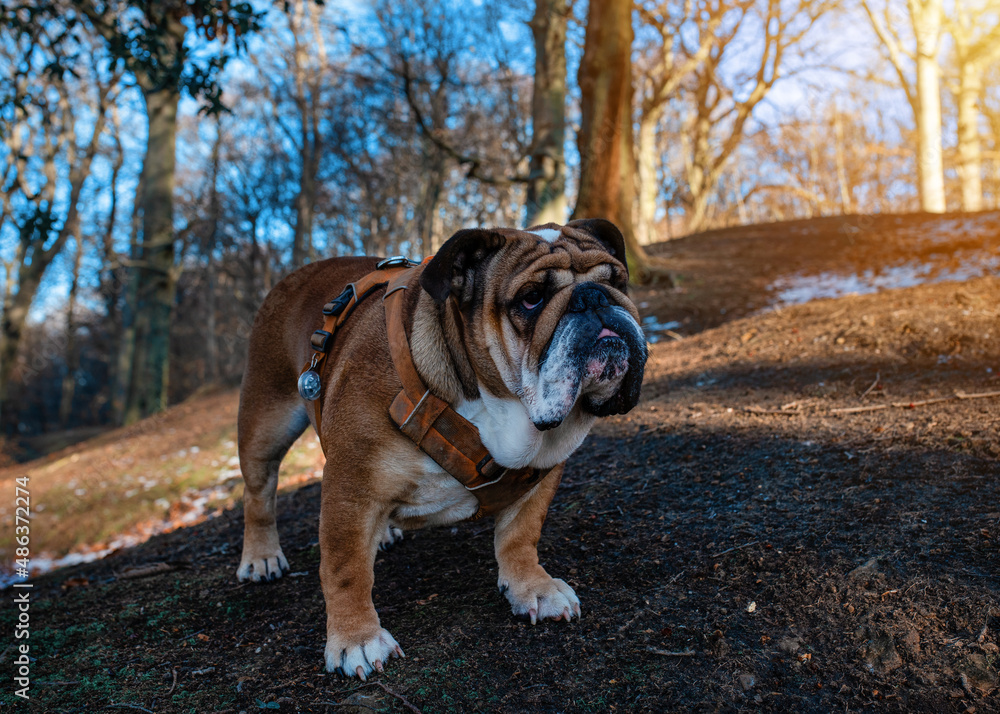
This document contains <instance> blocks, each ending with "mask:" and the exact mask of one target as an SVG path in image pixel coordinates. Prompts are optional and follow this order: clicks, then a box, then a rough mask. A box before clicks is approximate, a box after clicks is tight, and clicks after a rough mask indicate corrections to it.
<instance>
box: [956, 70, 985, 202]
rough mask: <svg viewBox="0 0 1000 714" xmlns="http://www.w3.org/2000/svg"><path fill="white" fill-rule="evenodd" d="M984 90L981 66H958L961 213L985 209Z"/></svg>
mask: <svg viewBox="0 0 1000 714" xmlns="http://www.w3.org/2000/svg"><path fill="white" fill-rule="evenodd" d="M981 88H982V80H981V79H980V67H979V66H978V65H977V64H976V63H973V62H964V63H962V64H961V66H960V67H959V86H958V97H957V99H958V175H959V177H960V178H961V180H962V210H963V211H981V210H982V209H983V184H982V171H983V167H982V152H981V150H980V147H979V109H978V107H977V106H976V102H977V101H978V99H979V92H980V89H981Z"/></svg>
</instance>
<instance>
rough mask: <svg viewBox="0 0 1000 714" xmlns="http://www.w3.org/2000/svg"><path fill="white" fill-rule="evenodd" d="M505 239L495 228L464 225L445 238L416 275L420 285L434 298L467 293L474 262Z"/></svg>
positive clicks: (442, 298)
mask: <svg viewBox="0 0 1000 714" xmlns="http://www.w3.org/2000/svg"><path fill="white" fill-rule="evenodd" d="M505 242H506V238H504V237H503V235H501V234H500V233H498V232H496V231H491V230H489V229H486V228H466V229H463V230H460V231H459V232H458V233H456V234H455V235H453V236H452V237H451V238H449V239H448V240H447V241H446V242H445V244H444V245H443V246H441V250H439V251H438V252H437V254H436V255H435V256H434V258H433V259H432V260H431V262H430V263H428V264H427V267H426V268H424V272H423V273H422V274H421V276H420V286H421V287H422V288H423V289H424V290H426V291H427V292H428V294H430V296H431V297H432V298H434V299H435V300H436V301H437V302H444V301H445V300H447V299H448V296H449V295H452V294H455V295H457V296H459V298H460V299H461V297H462V296H463V295H466V294H471V293H469V292H468V290H469V289H470V288H471V287H472V282H471V281H472V278H473V275H474V274H475V270H476V268H477V267H478V265H479V264H480V263H481V262H482V261H483V260H484V259H485V258H486V257H488V256H489V255H491V254H492V253H495V252H496V251H497V250H499V249H500V247H501V246H502V245H503V244H504V243H505Z"/></svg>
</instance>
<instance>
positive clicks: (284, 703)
mask: <svg viewBox="0 0 1000 714" xmlns="http://www.w3.org/2000/svg"><path fill="white" fill-rule="evenodd" d="M860 220H864V221H865V225H864V227H863V228H862V229H857V225H858V223H857V222H858V221H860ZM949 231H950V232H951V238H950V239H948V238H947V237H942V236H943V235H944V234H945V233H947V232H949ZM928 242H930V243H933V250H931V251H928V250H925V248H926V246H925V243H928ZM998 246H1000V216H998V215H997V214H984V215H980V216H975V217H972V218H960V217H954V216H952V217H944V218H929V217H921V216H909V217H901V218H894V217H883V218H878V219H860V218H852V219H823V220H818V221H811V222H796V223H790V224H776V225H772V226H756V227H753V228H744V229H734V230H731V231H717V232H713V233H710V234H703V235H701V236H695V237H691V238H688V239H683V240H680V241H674V242H672V243H668V244H662V245H660V246H657V247H656V248H655V250H654V252H656V253H658V254H660V255H663V256H664V257H667V258H668V259H669V260H670V262H671V265H672V266H673V268H674V269H675V271H676V273H677V283H678V285H679V287H678V288H673V289H663V290H656V289H645V290H641V291H637V293H636V300H637V302H640V303H641V304H643V305H644V306H645V307H644V308H643V312H644V314H645V315H646V316H647V324H648V325H649V326H650V328H651V336H652V337H653V338H654V339H656V338H660V339H659V341H658V342H656V344H654V345H653V347H652V349H651V356H650V360H649V364H648V367H647V377H646V382H645V387H644V391H643V399H642V401H641V403H640V405H639V406H638V407H637V408H636V409H635V410H633V412H631V413H630V414H628V415H626V416H622V417H615V418H610V419H607V420H604V421H602V422H601V423H600V424H599V425H598V427H596V428H595V430H594V432H593V434H592V435H591V436H590V437H589V438H588V439H587V441H586V442H585V443H584V445H583V446H582V447H581V448H580V449H579V451H578V452H577V453H576V454H574V456H573V457H572V458H571V459H570V461H569V463H568V465H567V469H566V476H565V478H564V482H563V485H562V486H561V487H560V490H559V492H558V494H557V496H556V498H555V501H554V502H553V505H552V508H551V511H550V514H549V517H548V520H547V522H546V526H545V530H544V532H543V537H542V541H541V543H540V545H539V553H540V557H541V560H542V563H543V564H544V565H545V566H546V568H547V569H548V570H549V571H550V572H551V573H552V574H553V575H556V576H559V577H563V578H564V579H566V580H567V581H568V582H569V583H570V584H571V585H573V587H574V588H575V589H576V591H577V593H578V594H579V595H580V598H581V600H582V603H583V618H582V619H581V620H579V621H573V622H571V623H564V622H557V623H539V624H538V625H536V626H534V627H532V626H530V625H528V624H525V623H523V622H519V621H516V620H514V619H513V617H512V616H511V614H510V609H509V606H508V605H507V603H506V601H505V600H504V599H503V598H502V596H500V595H499V594H498V593H497V591H496V587H495V564H494V561H493V555H492V537H491V530H492V529H491V524H490V523H470V524H461V525H459V526H457V527H455V528H443V529H437V530H427V531H420V532H413V533H407V535H406V538H405V539H404V540H403V541H402V542H401V543H399V544H398V545H397V546H395V547H394V548H393V549H392V550H391V551H390V552H388V553H384V554H380V555H379V557H378V560H377V562H376V566H375V573H376V584H375V590H374V598H375V605H376V608H377V609H378V610H379V613H380V617H381V619H382V623H383V625H384V626H385V627H386V628H387V629H388V630H389V631H390V632H392V633H393V634H394V635H395V637H396V638H397V639H398V640H399V642H400V644H401V645H402V646H403V648H404V649H405V650H406V653H407V659H405V660H394V661H392V662H391V664H390V665H389V666H388V667H387V670H386V672H385V673H384V674H382V675H379V676H378V677H377V678H376V679H375V680H372V681H369V682H368V683H365V684H362V683H359V682H357V681H347V680H344V679H342V678H340V677H338V676H336V675H331V674H326V673H324V671H323V668H322V650H323V634H324V626H325V614H324V607H323V600H322V596H321V593H320V585H319V579H318V575H317V567H318V562H319V551H318V547H317V541H316V538H317V517H318V510H319V493H320V486H319V483H318V481H317V480H316V471H317V469H318V468H319V464H320V463H321V457H320V456H319V454H318V452H317V450H316V448H315V446H314V441H315V440H314V439H313V440H312V442H309V441H306V442H305V443H304V444H303V445H300V446H297V447H296V452H295V453H294V454H293V458H292V459H291V463H290V464H289V468H288V469H287V470H286V471H284V472H283V473H284V474H286V475H285V476H283V484H285V486H286V488H285V490H284V491H283V494H282V495H281V496H280V497H279V522H278V526H279V531H280V533H281V538H282V543H283V545H284V550H285V553H286V554H287V555H288V557H289V561H290V563H291V566H292V570H293V572H292V573H291V574H290V576H289V577H284V578H282V579H281V580H279V581H276V582H273V583H269V584H264V585H240V584H238V583H237V582H236V579H235V576H234V571H235V567H236V565H237V563H238V560H239V553H240V546H241V538H242V513H241V510H240V508H239V507H238V503H236V502H235V501H236V499H238V496H239V490H238V486H236V487H234V488H233V489H231V490H226V489H222V491H220V492H218V493H217V494H216V495H217V499H216V501H214V502H211V503H209V507H206V506H205V504H204V503H202V504H201V505H200V506H199V507H197V508H195V507H193V506H191V504H190V502H191V501H192V498H193V497H192V496H190V494H191V493H198V494H203V495H204V492H206V491H209V490H210V488H209V486H210V485H211V484H214V485H215V486H218V485H223V486H224V485H226V484H229V483H231V482H233V481H234V479H235V480H236V481H238V472H237V473H236V474H233V470H234V469H236V468H238V467H237V466H234V465H233V463H231V458H232V455H233V454H234V453H235V447H234V445H233V420H234V414H235V404H236V395H235V394H234V393H232V392H225V393H220V394H214V395H208V396H205V397H202V398H200V399H197V400H192V401H189V402H187V403H185V404H182V405H179V406H178V407H175V408H174V409H172V410H170V411H168V412H167V413H166V414H165V415H163V416H161V417H159V418H158V419H157V420H154V421H151V422H148V423H145V424H140V425H137V426H134V427H131V428H130V429H129V430H124V431H119V432H113V433H111V434H105V435H103V436H101V437H99V439H97V440H96V441H93V442H85V443H83V444H79V445H77V446H74V447H71V448H70V449H68V450H65V451H62V452H59V453H57V454H53V455H51V456H49V457H47V458H46V459H43V460H41V461H39V462H32V463H30V464H24V465H21V466H18V467H14V468H10V469H7V470H5V471H0V481H2V482H3V483H4V484H6V485H4V488H7V489H8V492H11V493H12V492H13V487H12V484H11V483H10V481H11V479H13V478H15V477H17V476H23V475H26V474H30V476H31V488H32V498H33V501H32V502H33V504H36V506H35V508H36V511H37V510H38V506H41V505H44V504H45V503H46V497H47V494H53V495H59V498H58V499H56V500H57V501H58V502H59V503H60V504H61V505H59V506H58V507H57V506H52V507H51V508H48V509H46V510H45V511H41V512H40V513H38V516H37V518H36V519H35V521H34V522H33V526H32V528H33V538H37V539H39V542H40V543H43V544H44V543H45V542H46V539H50V540H49V541H48V542H49V543H50V546H48V547H47V548H46V549H47V550H50V551H51V553H52V555H53V557H55V556H57V555H60V554H62V553H64V552H66V551H67V549H68V548H70V547H75V548H77V550H79V549H80V548H81V547H82V544H90V545H91V546H93V545H94V544H99V545H100V546H102V548H101V549H99V550H106V549H107V548H108V547H109V542H110V541H109V538H111V536H110V533H111V530H109V529H108V528H106V527H105V526H106V521H107V520H108V519H111V518H116V517H117V516H116V514H117V513H119V511H122V510H126V511H127V510H129V509H130V508H135V509H138V510H140V511H142V516H141V518H140V520H142V521H143V522H147V519H148V518H149V517H150V513H154V515H155V511H156V510H157V509H159V511H160V513H159V518H160V521H161V522H167V521H169V522H171V523H172V525H170V526H169V528H174V529H173V530H171V531H170V532H166V533H161V534H159V535H155V536H154V537H152V538H151V539H150V540H148V541H147V542H145V543H143V544H141V545H138V546H135V547H127V548H119V549H117V550H115V551H114V552H112V553H111V554H110V555H108V556H107V557H105V558H103V559H101V560H97V561H94V562H91V563H86V564H79V565H75V566H73V567H68V568H63V569H60V570H56V571H54V572H51V573H49V574H47V575H43V576H39V577H36V578H35V579H34V580H33V582H34V588H33V590H32V591H31V592H32V605H31V625H32V630H31V638H30V643H31V646H32V650H31V653H32V656H34V657H36V658H37V659H36V661H35V662H34V663H33V665H32V677H33V681H32V688H31V695H32V701H33V702H34V703H35V705H36V707H37V708H38V710H39V711H46V712H83V711H96V710H99V709H101V708H105V707H107V711H112V710H118V711H129V710H132V711H155V712H197V713H198V714H201V713H202V712H213V711H217V712H222V711H227V712H232V714H237V712H247V713H248V714H249V713H250V712H255V711H266V710H275V711H287V712H294V711H302V712H307V711H308V712H325V711H329V712H344V711H348V712H352V711H356V712H370V711H373V710H374V711H385V712H404V711H414V709H418V710H421V711H426V712H438V711H454V712H473V711H490V712H494V711H498V712H543V711H545V712H548V711H552V712H563V711H565V712H585V711H595V712H606V711H629V712H632V711H639V712H664V711H697V712H716V711H722V712H729V711H734V712H735V711H782V712H787V711H794V712H833V711H837V712H842V711H857V710H861V709H868V710H872V711H880V712H881V711H888V712H968V713H969V714H972V713H973V712H979V713H980V714H983V713H986V712H998V711H1000V691H998V687H1000V682H998V668H1000V653H998V643H1000V548H998V543H1000V478H998V475H1000V474H998V468H997V467H998V464H997V462H998V457H1000V434H998V424H1000V398H997V396H996V395H994V396H977V395H989V394H990V393H995V392H1000V379H998V374H1000V343H998V335H1000V322H998V317H1000V279H998V278H997V277H996V276H995V273H996V270H995V268H996V263H995V260H996V256H997V255H1000V253H998ZM977 265H978V266H979V269H980V270H982V271H983V272H985V273H987V277H973V278H969V279H965V280H962V281H961V282H948V281H946V282H933V281H934V280H938V279H945V280H947V279H948V278H968V276H969V275H974V274H975V270H976V267H975V266H977ZM927 266H931V267H930V268H928V267H927ZM963 271H964V272H963ZM990 273H992V274H993V275H992V276H991V275H989V274H990ZM914 275H916V279H914V280H911V278H913V276H914ZM810 276H811V279H810ZM901 276H902V277H901ZM907 276H909V277H907ZM921 280H929V281H932V282H930V283H926V284H920V285H916V286H913V287H896V285H897V284H899V283H900V282H902V284H903V285H906V284H910V283H909V282H908V281H910V282H920V281H921ZM843 285H847V286H848V287H849V288H850V287H852V286H853V288H854V289H856V290H859V291H861V292H865V291H867V290H869V289H874V288H876V287H882V288H889V289H884V290H882V291H881V292H873V293H871V294H862V295H847V296H843V297H833V296H835V295H837V294H839V292H838V291H841V287H840V286H843ZM817 290H821V291H827V292H828V293H830V294H831V299H822V300H813V301H810V302H806V303H805V304H794V303H796V302H801V301H803V300H806V299H808V298H809V297H812V296H813V294H814V293H815V291H817ZM810 291H813V292H812V293H810ZM775 308H777V309H775ZM672 323H677V324H676V325H673V326H671V327H664V326H665V325H671V324H672ZM974 397H975V398H974ZM310 444H313V445H312V446H311V445H310ZM192 447H196V448H197V451H195V450H193V449H192ZM182 451H183V452H184V453H183V454H182V453H181V452H182ZM213 464H214V465H213ZM185 467H187V469H186V470H184V472H183V473H182V474H181V475H180V476H179V477H178V476H175V475H173V474H172V472H176V471H179V470H183V469H185ZM128 474H131V475H132V476H133V480H132V482H129V483H122V482H121V480H122V477H123V476H124V475H128ZM140 475H142V478H144V479H145V482H144V483H148V482H150V481H151V480H155V481H156V482H157V483H156V485H154V486H151V487H149V491H156V489H159V488H165V487H164V486H163V484H164V482H166V481H169V482H170V483H171V484H173V486H172V487H171V488H174V489H175V490H174V493H173V496H171V495H170V494H169V493H168V492H167V491H164V492H163V493H160V494H159V495H157V496H156V499H153V500H152V505H151V506H150V505H148V504H147V505H141V504H143V503H146V501H144V500H142V499H143V498H144V496H142V495H141V494H140V493H134V494H132V495H131V496H129V497H128V498H126V497H125V493H126V492H128V491H132V490H134V489H136V488H138V489H142V488H145V485H143V482H139V485H138V486H136V483H137V482H138V479H139V478H140ZM74 478H75V479H76V480H77V483H76V484H75V485H74V486H73V487H72V488H71V487H69V486H68V483H69V481H70V480H71V479H74ZM171 479H180V480H171ZM184 479H187V480H184ZM102 482H103V483H102ZM213 487H214V486H213ZM80 489H83V490H84V493H83V495H81V496H78V497H77V498H79V499H81V500H82V501H83V502H84V504H83V506H81V507H80V508H77V507H76V506H74V505H73V499H72V498H71V497H70V495H69V494H73V495H74V496H75V494H76V493H77V491H78V490H80ZM167 490H168V491H169V489H167ZM93 491H96V492H97V493H98V494H99V495H98V496H97V497H94V496H93V495H92V492H93ZM183 493H187V494H188V501H189V503H188V505H187V506H178V505H176V504H178V503H181V502H182V501H183V498H181V495H182V494H183ZM36 494H37V495H36ZM199 498H201V496H199ZM206 498H207V496H206ZM89 499H94V500H89ZM116 499H118V500H117V501H116ZM129 499H133V500H129ZM159 499H162V500H159ZM147 500H148V499H147ZM116 502H117V503H124V504H126V506H127V507H124V508H116V507H115V503H116ZM157 502H158V503H159V506H157V505H156V504H157ZM128 504H131V506H128ZM140 506H141V508H140ZM212 508H217V509H218V515H217V516H215V517H211V518H207V519H205V520H202V521H201V522H195V521H198V520H199V519H202V518H205V514H206V513H210V512H211V509H212ZM81 509H82V511H85V512H89V513H90V516H89V519H90V520H83V521H81V520H79V519H80V518H82V517H81V516H80V515H79V514H80V512H81ZM102 509H108V510H107V511H106V512H104V511H102ZM142 509H152V510H151V511H150V513H147V512H146V511H145V510H142ZM199 509H200V510H199ZM54 510H55V511H58V512H59V513H60V516H59V518H58V519H50V520H45V517H46V513H52V512H53V511H54ZM173 511H176V512H173ZM189 512H196V513H198V514H199V515H198V516H197V517H193V518H191V519H189V520H191V521H192V522H193V525H185V523H184V513H189ZM63 521H65V522H63ZM2 522H3V527H4V528H10V527H11V526H10V524H9V514H8V513H3V514H2ZM81 523H82V524H83V525H81ZM178 525H179V526H181V527H176V526H178ZM116 527H119V528H122V529H125V528H126V527H125V526H124V525H122V524H121V523H118V525H117V526H116ZM146 528H147V531H149V532H156V531H157V530H164V529H165V527H163V526H157V527H155V528H154V527H150V526H146ZM50 529H51V530H52V535H49V531H50ZM97 532H100V533H104V535H102V536H100V537H96V536H93V533H97ZM56 534H59V535H58V537H56ZM5 542H6V541H5ZM33 543H34V541H33ZM52 544H55V545H52ZM71 544H72V545H71ZM34 547H35V546H33V549H34ZM38 547H39V548H42V546H38ZM35 552H40V551H39V550H36V551H35ZM6 557H7V558H8V559H9V552H8V553H7V554H6ZM7 595H8V597H5V605H4V607H3V609H2V611H0V618H2V627H3V628H4V632H10V631H12V628H13V622H14V620H15V617H16V612H15V611H14V609H13V608H12V607H11V606H10V600H9V592H8V594H7ZM13 657H14V654H13V652H12V650H11V648H10V647H8V648H7V650H5V651H4V652H3V654H2V660H3V669H4V670H5V681H7V682H8V683H9V682H10V681H11V680H10V678H9V675H6V670H8V669H9V667H10V663H11V662H12V660H13ZM11 689H12V687H11V685H10V684H8V685H7V686H5V687H4V691H3V693H2V701H3V705H2V706H3V708H4V709H5V708H6V707H7V706H8V703H9V702H11V701H13V698H12V696H11ZM112 707H114V708H112Z"/></svg>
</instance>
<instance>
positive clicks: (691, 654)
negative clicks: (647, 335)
mask: <svg viewBox="0 0 1000 714" xmlns="http://www.w3.org/2000/svg"><path fill="white" fill-rule="evenodd" d="M649 651H650V652H652V653H653V654H658V655H662V656H664V657H694V656H695V655H697V654H698V653H697V652H695V651H694V650H682V651H680V652H668V651H667V650H658V649H656V648H655V647H650V648H649Z"/></svg>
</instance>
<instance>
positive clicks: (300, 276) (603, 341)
mask: <svg viewBox="0 0 1000 714" xmlns="http://www.w3.org/2000/svg"><path fill="white" fill-rule="evenodd" d="M627 283H628V269H627V266H626V263H625V246H624V241H623V239H622V235H621V233H620V232H619V231H618V229H617V228H615V227H614V225H612V224H611V223H609V222H607V221H604V220H599V219H593V220H582V221H573V222H571V223H570V224H568V225H566V226H559V225H555V224H548V225H545V226H538V227H535V228H530V229H528V230H525V231H520V230H513V229H489V230H487V229H473V230H463V231H459V232H458V233H457V234H456V235H455V236H453V237H452V238H451V239H450V240H449V241H448V242H447V243H445V244H444V246H443V247H442V248H441V250H440V251H439V252H438V253H437V255H435V256H434V257H433V258H431V259H429V260H428V261H425V262H424V263H422V264H420V265H413V264H407V263H405V262H404V261H383V262H379V261H378V260H377V259H375V258H334V259H330V260H325V261H321V262H317V263H313V264H311V265H307V266H305V267H304V268H301V269H300V270H297V271H295V272H294V273H292V274H291V275H289V276H288V277H287V278H285V279H284V280H283V281H281V282H280V283H279V284H278V285H277V286H276V287H275V288H274V290H272V291H271V293H270V294H269V295H268V296H267V298H266V299H265V301H264V304H263V305H262V307H261V309H260V312H259V313H258V315H257V319H256V321H255V323H254V327H253V333H252V335H251V338H250V352H249V359H248V364H247V370H246V374H245V376H244V379H243V388H242V391H241V394H240V412H239V453H240V466H241V468H242V470H243V478H244V480H245V481H246V490H245V496H244V507H245V531H244V540H243V558H242V560H241V562H240V565H239V569H238V570H237V571H236V572H237V577H238V578H239V579H240V580H248V579H249V580H253V581H266V580H272V579H275V578H279V577H281V575H282V573H284V572H285V571H287V569H288V567H289V566H288V561H287V559H286V558H285V555H284V554H283V553H282V552H281V545H280V543H279V542H278V531H277V528H276V522H275V493H276V489H277V484H278V466H279V464H280V462H281V459H282V457H284V455H285V453H286V452H287V451H288V449H289V447H290V446H291V445H292V443H293V442H294V441H295V440H296V439H297V438H298V437H299V435H301V434H302V432H303V431H304V430H305V429H306V427H307V426H308V425H309V424H310V423H312V425H313V427H315V429H316V431H317V433H318V434H319V435H320V441H321V443H322V445H323V450H324V452H325V453H326V458H327V461H326V467H325V468H324V471H323V489H322V504H321V509H320V525H319V531H320V536H319V542H320V552H321V559H320V578H321V580H322V584H323V595H324V598H325V600H326V612H327V626H326V667H327V669H328V670H330V671H339V672H342V673H344V674H346V675H348V676H358V677H361V678H362V679H364V678H365V677H366V676H367V675H369V674H370V673H371V672H372V671H373V670H379V671H381V670H382V668H383V666H384V664H385V663H386V661H387V660H388V659H389V658H390V657H397V656H402V655H403V651H402V649H401V648H400V645H399V644H398V643H397V641H396V639H395V638H394V637H393V636H392V635H390V634H389V633H388V632H387V631H386V630H384V629H382V623H381V622H380V621H379V617H378V615H377V614H376V612H375V607H374V605H373V604H372V599H371V591H372V585H373V582H374V571H373V568H374V562H375V555H376V553H377V551H378V549H379V548H380V547H385V546H386V545H389V544H391V543H392V542H394V541H395V540H397V539H398V538H400V537H402V533H403V531H404V530H406V529H412V528H419V527H422V526H426V525H438V524H449V523H455V522H457V521H462V520H467V519H474V518H479V517H482V516H486V515H492V516H493V517H494V518H495V537H494V548H495V554H496V559H497V565H498V585H499V587H500V590H501V592H503V593H504V595H505V596H506V597H507V600H508V601H509V602H510V604H511V609H512V611H513V612H514V614H515V615H518V616H522V617H524V618H526V619H529V620H530V621H531V622H532V623H535V622H536V621H538V620H544V619H552V620H560V619H565V620H570V619H572V618H574V617H579V616H580V600H579V598H577V596H576V593H575V592H573V589H572V588H571V587H570V586H569V585H567V584H566V583H565V582H563V581H562V580H560V579H558V578H553V577H551V576H550V575H549V574H548V573H547V572H546V571H545V569H544V568H542V566H541V565H539V563H538V553H537V551H536V544H537V542H538V539H539V537H540V534H541V529H542V522H543V521H544V520H545V514H546V511H547V509H548V506H549V502H550V501H551V500H552V496H553V494H554V493H555V491H556V488H557V487H558V485H559V480H560V478H561V477H562V465H563V462H564V461H565V460H566V459H567V458H568V457H569V455H570V454H571V453H573V451H574V450H575V449H576V448H577V447H578V446H579V445H580V443H581V442H582V441H583V439H584V437H585V436H586V435H587V432H588V431H589V430H590V427H591V425H592V424H593V423H594V420H595V419H596V418H597V417H600V416H607V415H610V414H622V413H624V412H627V411H629V410H630V409H631V408H632V407H633V406H635V404H636V402H637V400H638V398H639V388H640V385H641V384H642V375H643V368H644V366H645V362H646V343H645V340H644V338H643V334H642V331H641V329H640V328H639V323H638V313H637V312H636V309H635V306H634V305H633V304H632V302H631V301H630V300H629V299H628V297H627V296H626V294H625V293H626V286H627ZM305 372H313V374H309V375H307V379H305V380H303V382H304V383H308V389H306V390H305V391H304V394H305V396H306V397H316V398H315V400H312V401H310V400H307V399H306V398H303V396H302V395H300V393H299V390H298V389H297V387H296V384H297V382H298V380H299V377H300V374H304V373H305ZM317 385H318V386H317ZM317 393H318V397H317V396H316V395H317Z"/></svg>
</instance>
